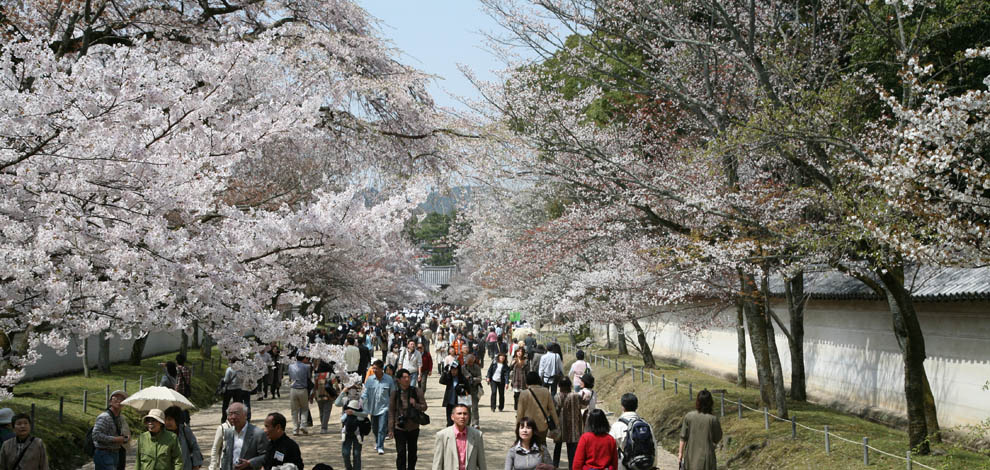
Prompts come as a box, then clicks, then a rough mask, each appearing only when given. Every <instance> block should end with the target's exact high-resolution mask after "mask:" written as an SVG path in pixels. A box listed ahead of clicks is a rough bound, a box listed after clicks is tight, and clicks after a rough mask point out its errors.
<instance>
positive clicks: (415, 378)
mask: <svg viewBox="0 0 990 470" xmlns="http://www.w3.org/2000/svg"><path fill="white" fill-rule="evenodd" d="M409 380H410V382H409V383H411V384H413V386H415V384H417V383H419V382H418V381H419V372H415V371H410V372H409Z"/></svg>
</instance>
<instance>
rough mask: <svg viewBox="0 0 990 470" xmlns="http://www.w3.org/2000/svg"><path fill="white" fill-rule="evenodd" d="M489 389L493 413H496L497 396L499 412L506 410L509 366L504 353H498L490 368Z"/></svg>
mask: <svg viewBox="0 0 990 470" xmlns="http://www.w3.org/2000/svg"><path fill="white" fill-rule="evenodd" d="M486 380H487V381H488V387H489V389H490V390H491V393H492V398H491V406H492V413H494V412H495V404H496V396H497V397H498V400H497V401H498V410H499V411H502V410H504V409H505V386H506V385H507V384H508V383H509V364H507V363H506V358H505V354H504V353H498V355H497V356H495V360H494V361H492V363H491V365H489V366H488V376H487V379H486Z"/></svg>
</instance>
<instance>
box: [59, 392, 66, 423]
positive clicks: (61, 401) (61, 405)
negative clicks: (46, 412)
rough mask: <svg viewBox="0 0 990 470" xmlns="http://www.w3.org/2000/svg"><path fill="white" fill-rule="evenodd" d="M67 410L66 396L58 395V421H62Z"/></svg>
mask: <svg viewBox="0 0 990 470" xmlns="http://www.w3.org/2000/svg"><path fill="white" fill-rule="evenodd" d="M64 411H65V397H64V396H63V397H58V422H59V424H61V423H62V413H63V412H64Z"/></svg>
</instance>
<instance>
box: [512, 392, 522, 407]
mask: <svg viewBox="0 0 990 470" xmlns="http://www.w3.org/2000/svg"><path fill="white" fill-rule="evenodd" d="M520 393H522V392H512V411H516V410H518V409H519V394H520Z"/></svg>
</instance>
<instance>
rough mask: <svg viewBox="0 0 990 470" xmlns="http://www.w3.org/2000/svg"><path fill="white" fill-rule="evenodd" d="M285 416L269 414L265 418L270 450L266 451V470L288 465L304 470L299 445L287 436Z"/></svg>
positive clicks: (264, 465)
mask: <svg viewBox="0 0 990 470" xmlns="http://www.w3.org/2000/svg"><path fill="white" fill-rule="evenodd" d="M285 426H286V421H285V416H284V415H282V413H269V414H268V416H266V417H265V436H266V437H268V449H267V450H266V451H265V462H264V464H262V465H263V467H264V469H265V470H272V469H273V468H275V467H281V466H282V465H285V464H287V463H291V464H293V465H295V466H296V469H297V470H303V469H304V468H305V467H303V460H302V453H301V452H300V451H299V444H296V441H293V440H292V439H291V438H290V437H289V436H288V435H286V434H285Z"/></svg>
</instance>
